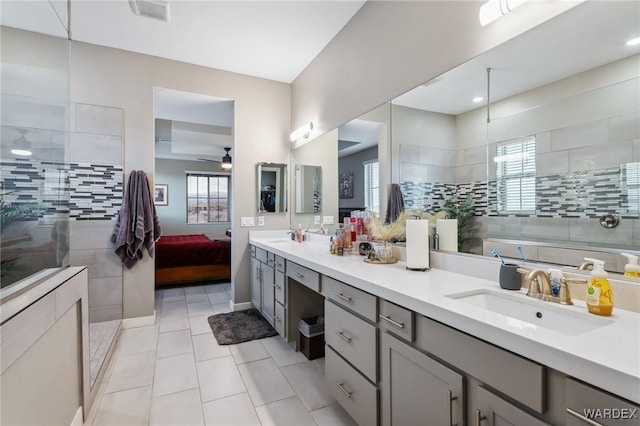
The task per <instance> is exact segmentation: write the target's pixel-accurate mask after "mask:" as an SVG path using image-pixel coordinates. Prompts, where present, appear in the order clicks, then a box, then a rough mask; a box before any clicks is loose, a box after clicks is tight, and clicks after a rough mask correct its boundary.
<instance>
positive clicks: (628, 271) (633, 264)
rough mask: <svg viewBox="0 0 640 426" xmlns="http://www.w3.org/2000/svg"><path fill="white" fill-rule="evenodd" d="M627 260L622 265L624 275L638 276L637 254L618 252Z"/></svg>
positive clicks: (639, 276)
mask: <svg viewBox="0 0 640 426" xmlns="http://www.w3.org/2000/svg"><path fill="white" fill-rule="evenodd" d="M620 254H621V255H623V256H624V257H626V258H627V259H629V260H628V262H627V264H626V265H625V266H624V275H625V276H626V277H633V278H640V265H638V256H635V255H633V254H629V253H620Z"/></svg>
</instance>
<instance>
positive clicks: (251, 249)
mask: <svg viewBox="0 0 640 426" xmlns="http://www.w3.org/2000/svg"><path fill="white" fill-rule="evenodd" d="M249 253H250V254H251V257H256V246H249Z"/></svg>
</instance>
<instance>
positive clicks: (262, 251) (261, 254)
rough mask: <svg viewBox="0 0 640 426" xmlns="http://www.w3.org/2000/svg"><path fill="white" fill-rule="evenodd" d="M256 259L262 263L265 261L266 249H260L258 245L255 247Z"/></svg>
mask: <svg viewBox="0 0 640 426" xmlns="http://www.w3.org/2000/svg"><path fill="white" fill-rule="evenodd" d="M255 257H256V259H258V260H259V261H260V262H262V263H267V251H266V250H265V249H261V248H260V247H256V256H255Z"/></svg>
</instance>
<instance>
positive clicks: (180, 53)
mask: <svg viewBox="0 0 640 426" xmlns="http://www.w3.org/2000/svg"><path fill="white" fill-rule="evenodd" d="M1 3H2V14H1V15H2V24H3V25H7V26H11V27H17V28H22V29H28V30H31V31H36V32H42V33H46V34H52V35H57V36H66V35H65V33H64V32H63V31H62V25H59V24H60V20H58V18H57V16H56V14H54V13H51V7H50V6H49V2H48V1H44V0H33V1H14V0H2V2H1ZM52 4H53V6H54V7H55V9H56V12H57V14H58V15H60V16H61V21H62V22H65V23H66V14H65V12H66V1H60V0H52ZM363 4H364V0H332V1H327V0H324V1H323V0H296V1H270V0H262V1H218V0H207V1H202V0H201V1H187V0H169V7H170V22H164V21H160V20H157V19H152V18H148V17H143V16H138V15H135V14H134V13H133V12H132V10H131V7H130V6H129V2H128V1H126V0H107V1H103V0H71V32H72V39H73V40H76V41H82V42H87V43H92V44H97V45H100V46H108V47H114V48H118V49H123V50H129V51H132V52H138V53H144V54H148V55H153V56H159V57H163V58H169V59H174V60H177V61H182V62H187V63H191V64H197V65H203V66H206V67H211V68H217V69H222V70H227V71H232V72H236V73H240V74H247V75H252V76H256V77H262V78H266V79H270V80H276V81H282V82H285V83H291V82H292V81H293V80H294V79H295V78H296V77H297V76H298V74H300V73H301V72H302V71H303V70H304V69H305V67H306V66H307V65H308V64H309V63H310V62H311V61H312V60H313V59H314V58H315V57H316V56H317V55H318V53H320V51H321V50H322V49H323V48H324V47H325V46H326V45H327V43H329V41H331V39H332V38H333V37H334V36H335V35H336V34H337V33H338V31H340V29H342V27H344V25H345V24H346V23H347V22H348V21H349V20H350V19H351V17H352V16H353V15H354V14H355V13H356V12H357V11H358V10H359V9H360V7H361V6H362V5H363Z"/></svg>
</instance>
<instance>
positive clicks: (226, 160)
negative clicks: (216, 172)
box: [220, 147, 231, 171]
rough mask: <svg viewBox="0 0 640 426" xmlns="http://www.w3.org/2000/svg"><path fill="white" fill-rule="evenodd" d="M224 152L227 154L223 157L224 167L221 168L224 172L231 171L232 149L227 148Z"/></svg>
mask: <svg viewBox="0 0 640 426" xmlns="http://www.w3.org/2000/svg"><path fill="white" fill-rule="evenodd" d="M224 150H225V151H226V153H225V154H224V157H222V165H221V166H220V168H221V169H222V170H227V171H228V170H231V156H230V155H229V151H231V148H230V147H225V148H224Z"/></svg>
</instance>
